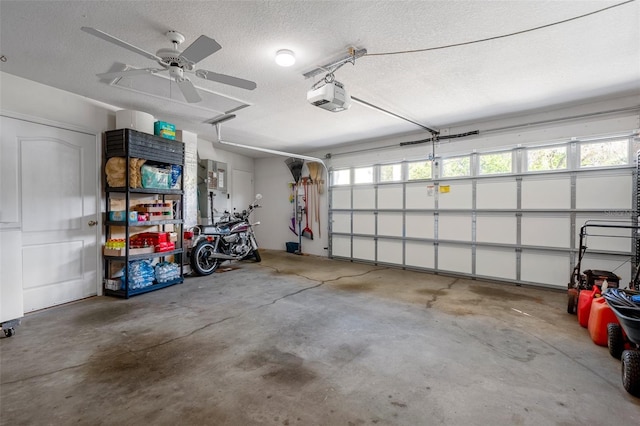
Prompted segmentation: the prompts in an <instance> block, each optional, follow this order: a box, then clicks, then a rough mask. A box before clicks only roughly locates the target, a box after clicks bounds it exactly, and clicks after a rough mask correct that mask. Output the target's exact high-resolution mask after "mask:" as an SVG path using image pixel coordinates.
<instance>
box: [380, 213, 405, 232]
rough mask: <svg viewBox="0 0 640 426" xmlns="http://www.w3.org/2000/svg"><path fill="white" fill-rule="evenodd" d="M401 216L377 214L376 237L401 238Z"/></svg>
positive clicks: (399, 214)
mask: <svg viewBox="0 0 640 426" xmlns="http://www.w3.org/2000/svg"><path fill="white" fill-rule="evenodd" d="M403 216H404V215H403V214H402V213H391V212H379V213H378V235H388V236H393V237H402V229H403Z"/></svg>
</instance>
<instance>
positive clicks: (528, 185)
mask: <svg viewBox="0 0 640 426" xmlns="http://www.w3.org/2000/svg"><path fill="white" fill-rule="evenodd" d="M522 208H523V209H569V208H571V180H570V178H569V176H563V177H559V178H546V177H544V178H541V177H527V178H525V179H523V180H522Z"/></svg>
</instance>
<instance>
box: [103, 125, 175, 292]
mask: <svg viewBox="0 0 640 426" xmlns="http://www.w3.org/2000/svg"><path fill="white" fill-rule="evenodd" d="M112 157H122V158H124V159H125V165H126V167H125V169H126V172H125V182H126V183H127V185H129V182H130V175H129V173H130V171H129V164H130V163H129V160H130V159H131V158H142V159H145V160H147V162H148V163H153V164H156V165H179V166H180V167H182V168H183V169H184V144H183V143H182V142H179V141H174V140H169V139H164V138H161V137H159V136H154V135H149V134H146V133H142V132H138V131H136V130H133V129H119V130H113V131H109V132H106V133H105V144H104V158H105V163H106V161H107V160H108V159H110V158H112ZM105 185H106V186H105V194H106V197H105V203H106V211H107V212H108V211H109V209H110V202H111V201H112V200H114V199H116V198H119V197H123V199H124V209H125V211H126V213H127V216H128V212H129V211H130V209H131V207H132V205H133V204H132V200H135V199H136V197H138V198H139V197H144V196H145V195H149V196H151V195H155V196H159V197H161V200H162V202H165V201H169V200H170V201H172V202H175V203H176V204H177V206H176V207H177V208H175V209H174V213H175V216H174V217H173V218H172V219H162V220H150V221H128V220H123V221H113V220H106V221H105V222H104V223H105V235H106V236H107V238H108V237H109V235H110V232H111V230H112V228H113V227H121V228H123V229H124V236H125V242H126V244H125V249H124V255H119V256H107V255H105V256H103V259H104V271H105V278H107V279H109V278H110V275H111V270H112V266H113V265H114V264H115V263H116V262H117V263H118V264H122V265H123V277H122V280H123V281H122V282H123V286H122V287H121V288H120V289H119V290H114V289H109V288H106V287H105V289H104V294H106V295H109V296H116V297H124V298H129V297H131V296H135V295H139V294H143V293H148V292H150V291H155V290H159V289H162V288H166V287H169V286H172V285H175V284H180V283H182V282H183V281H184V277H183V271H182V263H183V262H182V256H183V254H184V250H183V248H182V228H183V226H182V225H183V211H182V210H183V205H184V202H183V201H184V200H183V199H184V191H183V189H182V188H181V189H156V188H130V187H128V186H127V187H109V185H108V183H107V182H105ZM114 196H115V197H114ZM167 225H172V226H173V227H174V229H173V231H174V232H177V234H178V241H177V244H178V246H176V248H175V249H174V250H169V251H164V252H154V253H142V254H132V253H130V248H129V243H128V242H129V238H130V236H131V235H132V234H133V233H135V229H136V228H138V229H142V228H147V227H159V228H160V229H162V230H164V229H165V227H166V226H167ZM169 256H173V258H174V262H175V263H177V264H178V265H180V277H179V278H178V279H174V280H171V281H166V282H157V281H154V283H153V284H152V285H149V286H147V287H143V288H135V289H134V288H130V287H129V265H130V264H131V262H134V261H137V260H147V259H148V260H152V259H158V260H159V261H164V260H165V258H167V257H169Z"/></svg>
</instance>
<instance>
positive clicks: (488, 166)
mask: <svg viewBox="0 0 640 426" xmlns="http://www.w3.org/2000/svg"><path fill="white" fill-rule="evenodd" d="M479 158H480V174H481V175H494V174H499V173H511V172H512V171H513V168H512V164H511V163H512V161H513V155H512V154H511V152H501V153H498V154H481V155H480V156H479Z"/></svg>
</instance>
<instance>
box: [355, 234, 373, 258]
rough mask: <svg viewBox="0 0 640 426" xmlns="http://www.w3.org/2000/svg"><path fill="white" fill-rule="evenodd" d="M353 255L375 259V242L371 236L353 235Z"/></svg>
mask: <svg viewBox="0 0 640 426" xmlns="http://www.w3.org/2000/svg"><path fill="white" fill-rule="evenodd" d="M353 257H354V259H361V260H370V261H374V260H376V242H375V240H374V239H373V238H363V237H353Z"/></svg>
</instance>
